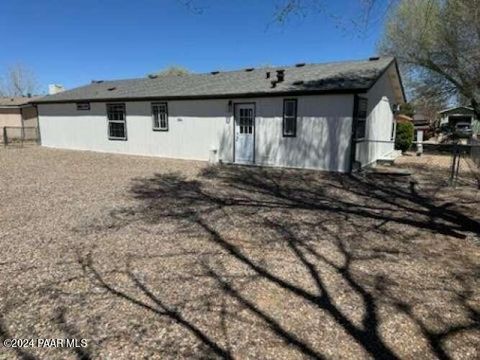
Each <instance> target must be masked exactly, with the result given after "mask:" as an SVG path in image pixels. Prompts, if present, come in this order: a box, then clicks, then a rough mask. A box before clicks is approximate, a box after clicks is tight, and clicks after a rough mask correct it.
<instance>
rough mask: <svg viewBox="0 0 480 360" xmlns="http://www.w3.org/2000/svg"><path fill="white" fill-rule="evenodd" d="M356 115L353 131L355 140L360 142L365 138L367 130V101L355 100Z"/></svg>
mask: <svg viewBox="0 0 480 360" xmlns="http://www.w3.org/2000/svg"><path fill="white" fill-rule="evenodd" d="M357 99H358V103H357V114H356V120H357V124H356V129H355V139H356V140H360V139H364V138H365V134H366V130H367V109H368V101H367V99H365V98H361V97H359V98H357Z"/></svg>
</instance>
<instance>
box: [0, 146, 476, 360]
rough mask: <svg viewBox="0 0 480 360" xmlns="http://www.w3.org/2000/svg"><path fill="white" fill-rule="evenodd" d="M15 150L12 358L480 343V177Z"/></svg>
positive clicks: (287, 353) (441, 353)
mask: <svg viewBox="0 0 480 360" xmlns="http://www.w3.org/2000/svg"><path fill="white" fill-rule="evenodd" d="M398 164H399V165H398V166H399V167H402V168H409V169H411V170H412V171H413V172H414V175H413V176H388V175H378V174H377V175H375V174H356V175H353V176H348V175H341V174H331V173H323V172H312V171H299V170H281V169H267V168H255V167H236V166H217V167H212V166H208V165H207V164H205V163H201V162H193V161H179V160H166V159H156V158H146V157H133V156H123V155H109V154H96V153H89V152H76V151H62V150H52V149H45V148H38V147H33V148H24V149H14V148H10V149H1V150H0V249H1V257H0V338H1V339H2V341H3V340H4V339H11V338H20V339H25V338H34V339H52V338H55V339H86V340H87V344H88V345H87V346H86V347H75V348H38V347H26V348H14V349H12V348H5V347H2V346H0V359H13V358H21V359H37V358H38V359H75V358H78V359H97V358H98V359H147V358H149V359H179V358H185V359H187V358H188V359H207V358H208V359H210V358H227V359H228V358H235V359H300V358H314V359H324V358H326V359H367V358H377V359H396V358H402V359H435V358H440V359H478V358H479V357H480V350H479V349H480V280H479V279H480V276H479V275H480V247H479V246H480V244H479V242H478V240H479V237H480V222H479V221H480V207H479V206H478V205H479V201H480V191H479V188H478V178H477V173H476V172H471V171H470V170H469V169H470V168H469V166H468V165H467V164H463V165H462V170H463V171H461V178H460V181H459V182H458V184H457V186H456V187H455V188H453V187H448V186H446V185H447V183H448V166H449V164H450V162H449V159H448V158H447V157H444V156H432V155H424V156H422V157H415V156H404V157H402V158H401V159H399V161H398Z"/></svg>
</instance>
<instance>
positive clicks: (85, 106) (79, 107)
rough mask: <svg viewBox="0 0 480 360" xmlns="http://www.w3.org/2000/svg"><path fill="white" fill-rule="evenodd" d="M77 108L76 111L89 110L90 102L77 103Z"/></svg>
mask: <svg viewBox="0 0 480 360" xmlns="http://www.w3.org/2000/svg"><path fill="white" fill-rule="evenodd" d="M77 110H78V111H84V110H90V103H89V102H81V103H77Z"/></svg>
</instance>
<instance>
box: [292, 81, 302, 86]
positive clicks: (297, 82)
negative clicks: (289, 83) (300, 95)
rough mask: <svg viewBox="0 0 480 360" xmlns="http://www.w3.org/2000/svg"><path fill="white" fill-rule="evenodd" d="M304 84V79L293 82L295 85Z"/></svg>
mask: <svg viewBox="0 0 480 360" xmlns="http://www.w3.org/2000/svg"><path fill="white" fill-rule="evenodd" d="M303 84H304V81H303V80H298V81H294V82H293V85H303Z"/></svg>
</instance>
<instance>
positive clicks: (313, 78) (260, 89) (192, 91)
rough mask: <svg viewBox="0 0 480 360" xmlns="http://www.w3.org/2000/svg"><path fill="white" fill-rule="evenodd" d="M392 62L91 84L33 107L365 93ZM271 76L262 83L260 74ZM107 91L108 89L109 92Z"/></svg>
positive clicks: (270, 68)
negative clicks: (280, 78) (278, 79)
mask: <svg viewBox="0 0 480 360" xmlns="http://www.w3.org/2000/svg"><path fill="white" fill-rule="evenodd" d="M393 61H394V59H393V58H392V57H385V58H379V59H378V60H373V61H372V60H361V61H347V62H335V63H326V64H305V65H302V66H300V67H296V66H292V67H264V68H258V69H254V70H251V71H245V70H238V71H227V72H219V73H216V74H212V73H206V74H189V75H183V76H158V77H156V78H150V77H145V78H139V79H129V80H113V81H103V82H94V83H92V84H89V85H86V86H82V87H78V88H75V89H72V90H68V91H64V92H62V93H59V94H55V95H49V96H45V97H43V98H41V99H39V100H37V101H36V102H37V103H48V102H70V101H82V100H92V101H95V100H120V99H122V100H123V99H144V98H152V99H153V98H208V97H212V98H214V97H234V96H249V95H252V96H261V95H264V96H265V95H269V94H272V95H275V94H283V93H318V92H324V91H325V92H328V91H362V90H367V89H369V88H370V87H371V86H372V85H373V84H374V83H375V81H376V80H377V79H378V77H379V76H380V75H381V74H382V73H383V72H384V71H385V70H386V69H387V68H388V66H389V65H390V64H391V63H392V62H393ZM280 69H284V70H285V80H284V81H283V82H280V83H278V84H276V85H275V86H274V87H273V86H272V84H271V81H272V80H274V79H275V78H276V70H280ZM267 72H270V73H271V77H270V78H267V77H266V73H267ZM112 88H114V89H113V90H112Z"/></svg>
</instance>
